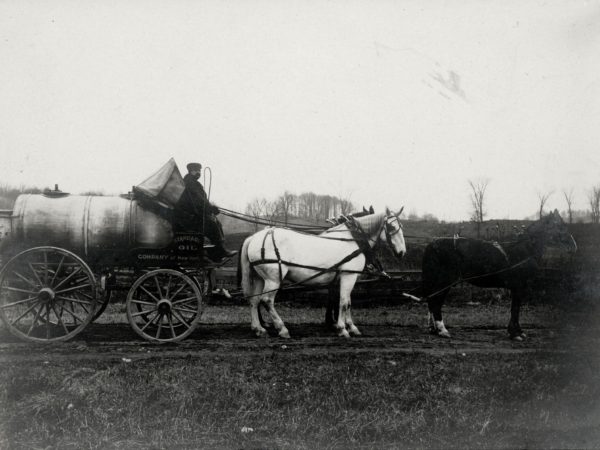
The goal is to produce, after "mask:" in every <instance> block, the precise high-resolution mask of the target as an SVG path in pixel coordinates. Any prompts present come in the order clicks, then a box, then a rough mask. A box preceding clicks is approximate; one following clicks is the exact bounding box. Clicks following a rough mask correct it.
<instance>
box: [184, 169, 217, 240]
mask: <svg viewBox="0 0 600 450" xmlns="http://www.w3.org/2000/svg"><path fill="white" fill-rule="evenodd" d="M183 182H184V184H185V189H184V191H183V193H182V194H181V198H180V199H179V201H178V202H177V205H176V206H175V222H176V223H177V225H178V226H179V227H181V228H184V229H187V230H198V229H201V228H202V224H203V222H204V219H205V217H206V218H212V216H214V215H215V214H218V212H219V208H217V207H216V206H215V205H212V204H211V203H210V202H209V201H208V196H207V195H206V192H205V191H204V188H203V187H202V184H200V182H199V181H198V180H196V179H195V178H194V176H193V175H192V174H191V173H188V174H187V175H186V176H185V177H183Z"/></svg>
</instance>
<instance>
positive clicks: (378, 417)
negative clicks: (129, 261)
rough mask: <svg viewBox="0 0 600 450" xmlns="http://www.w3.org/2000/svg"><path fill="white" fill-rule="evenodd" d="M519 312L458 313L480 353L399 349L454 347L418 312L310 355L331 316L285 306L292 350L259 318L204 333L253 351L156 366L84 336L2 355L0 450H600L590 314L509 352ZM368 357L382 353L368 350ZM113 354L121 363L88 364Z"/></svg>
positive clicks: (220, 310) (541, 324)
mask: <svg viewBox="0 0 600 450" xmlns="http://www.w3.org/2000/svg"><path fill="white" fill-rule="evenodd" d="M507 308H508V303H507V301H506V300H502V299H497V300H496V301H494V302H493V303H491V304H483V303H477V302H474V303H473V304H471V305H459V304H454V305H453V304H450V305H449V307H448V308H447V315H446V317H447V322H448V323H449V325H450V327H455V330H454V331H456V333H457V335H462V338H463V342H467V341H468V340H469V339H470V338H471V334H470V333H476V329H477V328H478V327H487V328H490V329H492V331H491V333H492V335H493V336H495V338H494V339H497V340H498V343H499V344H498V345H495V344H492V345H491V347H490V345H488V346H487V347H486V348H487V350H485V351H473V352H469V351H466V352H451V351H444V352H440V353H439V354H438V353H436V352H435V351H433V352H432V351H414V352H412V351H404V350H406V349H405V348H402V347H401V346H398V345H395V346H392V345H390V347H389V348H386V345H385V342H388V343H394V341H395V340H396V339H395V338H394V336H404V335H407V334H408V333H409V332H410V333H412V334H413V335H416V336H424V337H423V339H425V340H426V341H427V342H428V343H429V344H428V345H429V347H430V349H433V350H435V349H436V348H439V349H441V348H442V344H441V343H440V344H436V342H439V341H435V339H434V338H432V337H429V336H428V335H427V334H426V333H425V329H424V324H425V321H424V317H425V311H426V309H425V307H424V305H421V304H411V303H404V304H401V305H398V306H394V307H390V306H376V307H371V308H356V310H355V312H354V313H355V314H354V315H355V320H356V322H357V324H358V326H359V327H361V325H362V326H363V327H364V328H365V329H366V330H367V335H368V334H369V330H371V334H373V333H375V332H378V333H379V332H380V331H379V329H382V330H383V331H381V333H382V334H383V335H384V336H385V339H382V340H380V341H379V340H377V337H376V336H374V337H372V338H370V337H368V336H366V337H364V338H357V339H354V340H351V341H349V342H345V341H343V340H341V341H340V340H338V338H336V337H333V336H332V337H331V338H329V337H327V334H326V333H324V334H325V336H326V337H324V338H323V337H321V338H320V340H318V341H312V340H311V339H310V337H309V336H307V335H306V334H303V333H302V329H303V327H305V326H311V327H313V328H314V327H317V328H314V329H317V330H319V328H318V326H319V325H318V324H319V323H320V322H322V319H323V311H324V310H323V308H315V307H310V308H309V307H299V306H297V305H293V304H287V305H282V306H281V308H280V312H281V315H282V317H283V318H284V320H286V321H287V322H288V323H290V324H291V327H290V330H291V331H292V336H293V339H292V341H291V342H288V341H283V340H281V339H278V338H273V337H272V338H270V339H268V340H259V339H254V338H253V337H252V335H251V333H250V330H249V325H248V323H247V321H248V312H247V310H246V308H245V307H244V308H242V307H239V306H226V305H212V306H209V307H207V310H206V313H205V315H204V316H203V322H204V323H205V324H206V326H211V327H214V328H216V329H219V327H221V326H222V327H224V328H226V329H230V328H232V327H233V328H234V329H236V330H238V331H237V333H238V336H241V337H242V338H243V339H240V340H239V341H237V340H236V338H235V337H234V338H227V337H223V338H222V339H221V337H219V339H217V340H215V339H213V341H211V342H207V340H208V341H210V340H211V338H210V337H207V335H206V334H202V333H200V334H199V335H197V336H194V335H193V336H192V338H191V339H190V340H189V342H188V341H186V344H181V345H180V346H174V347H175V348H178V349H180V350H179V352H178V353H169V352H168V351H167V350H169V349H171V348H172V346H169V347H163V350H161V349H160V347H159V348H158V349H157V350H156V351H155V352H154V353H151V354H148V355H149V356H148V357H145V358H134V357H131V356H127V357H126V356H124V355H125V353H121V351H122V349H121V348H119V346H121V345H124V344H121V343H120V340H121V339H122V338H121V337H119V338H118V340H119V342H117V343H115V346H112V347H108V349H102V348H103V344H102V343H101V342H94V341H93V338H87V339H88V341H89V340H90V339H91V342H86V341H85V339H86V338H85V337H84V338H83V340H82V341H81V342H79V343H78V342H74V343H72V344H71V343H69V344H63V346H62V347H60V348H62V349H63V350H59V349H58V348H54V347H48V348H46V347H39V346H33V345H29V344H19V345H14V344H13V345H11V344H3V345H2V347H1V348H2V353H1V354H0V356H2V366H1V367H0V404H1V405H2V408H0V448H2V449H4V448H39V449H48V448H52V449H63V448H72V449H82V448H90V449H100V448H101V449H104V448H120V449H149V448H153V449H172V448H182V449H187V448H189V449H192V448H231V449H240V448H243V449H258V448H261V449H262V448H265V449H267V448H268V449H276V448H281V449H288V448H290V449H292V448H293V449H296V448H298V449H320V448H336V449H337V448H369V449H370V448H373V449H375V448H540V449H542V448H543V449H546V448H598V447H599V446H600V376H599V374H600V358H598V356H599V354H600V352H599V351H598V348H597V345H598V343H599V338H600V332H599V328H598V325H597V324H595V322H594V321H593V317H592V316H591V314H590V310H587V311H586V310H585V309H584V310H583V311H575V312H574V311H572V310H570V309H565V308H561V307H560V306H544V305H533V306H527V307H525V308H524V311H523V320H522V322H523V325H524V327H525V328H526V329H527V328H534V333H533V334H534V336H532V337H531V339H532V341H531V342H535V339H536V337H535V330H538V334H541V333H542V332H543V333H546V334H549V335H550V334H551V335H554V334H556V336H557V338H556V339H553V340H552V341H551V342H553V344H552V345H547V346H546V345H545V346H543V347H540V345H537V346H536V345H533V346H531V347H527V346H525V347H519V345H517V344H510V343H509V341H508V340H507V339H506V338H505V337H504V335H505V331H504V327H505V325H506V321H507V320H508V310H507ZM121 309H122V306H120V305H118V304H117V305H111V307H110V311H109V312H108V314H107V315H106V316H105V317H104V318H103V320H104V322H105V323H108V324H107V325H102V324H101V325H98V326H99V327H102V326H104V327H106V329H110V327H111V326H112V327H118V326H120V325H119V322H123V321H124V318H123V315H122V311H121ZM386 324H389V325H390V326H393V327H395V328H394V331H393V332H389V331H387V328H386V327H384V326H383V325H386ZM227 327H229V328H227ZM469 327H473V328H474V329H475V331H473V330H470V329H469ZM373 330H375V331H373ZM450 331H451V332H452V331H453V329H452V328H450ZM294 332H295V333H294ZM312 332H313V331H312V330H311V333H312ZM124 333H125V335H127V332H124ZM394 333H395V334H394ZM294 336H296V337H295V338H294ZM485 336H487V335H484V337H483V338H482V339H488V338H486V337H485ZM132 339H133V341H134V342H133V343H132V344H131V345H132V346H135V345H136V342H138V341H135V339H136V338H135V337H133V338H132ZM361 339H363V340H362V341H361ZM411 339H412V338H411ZM418 340H419V341H420V340H422V339H421V337H419V339H418ZM488 340H489V339H488ZM416 341H417V339H413V341H412V342H413V343H414V342H416ZM324 342H326V345H325V344H323V343H324ZM369 342H376V343H382V344H381V345H377V346H374V347H373V348H371V347H369V348H368V351H360V352H358V351H357V349H360V348H361V347H363V343H364V344H365V345H366V344H367V343H369ZM407 342H410V340H407ZM209 343H210V344H215V345H217V350H214V351H213V350H211V348H212V347H210V346H208V344H209ZM221 344H223V345H221ZM238 344H239V345H238ZM242 344H243V345H242ZM286 344H287V345H286ZM313 344H314V346H313ZM65 345H67V347H64V346H65ZM69 345H70V346H71V347H69ZM138 345H139V350H140V352H142V351H143V352H146V351H147V350H146V349H148V348H149V347H147V346H144V345H142V342H139V344H138ZM218 345H221V347H218ZM422 347H423V346H422V345H421V347H419V348H421V349H422V350H423V348H422ZM65 348H67V350H64V349H65ZM154 348H155V347H153V349H154ZM365 348H366V347H365ZM443 348H446V349H447V348H450V347H449V346H448V344H447V343H446V344H445V347H443ZM490 348H491V351H490ZM494 348H498V349H499V350H500V349H503V350H506V351H494ZM46 349H47V350H46ZM69 349H71V350H72V351H73V355H68V354H67V355H66V356H69V357H62V358H58V357H57V356H56V355H57V354H58V353H60V354H61V355H63V356H65V353H68V352H69V351H70V350H69ZM189 349H196V350H198V349H200V350H201V351H191V350H190V351H189V354H187V355H185V353H186V352H187V351H188V350H189ZM520 349H521V350H530V351H519V350H520ZM100 350H102V351H103V352H105V353H108V355H104V356H106V357H104V358H97V359H96V358H94V357H91V358H87V357H85V358H84V356H86V354H87V353H89V352H92V351H100ZM401 350H402V351H401ZM424 350H427V349H424ZM512 350H515V351H512ZM148 351H149V350H148ZM181 352H183V353H184V355H183V356H182V354H181Z"/></svg>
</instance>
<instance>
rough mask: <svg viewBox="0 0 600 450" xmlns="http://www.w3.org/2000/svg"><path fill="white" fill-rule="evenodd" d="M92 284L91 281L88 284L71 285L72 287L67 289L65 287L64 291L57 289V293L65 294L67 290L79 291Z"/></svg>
mask: <svg viewBox="0 0 600 450" xmlns="http://www.w3.org/2000/svg"><path fill="white" fill-rule="evenodd" d="M90 286H91V284H90V283H86V284H81V285H79V286H73V287H70V288H67V289H63V290H62V291H55V292H56V293H57V294H64V293H65V292H71V291H77V290H80V289H85V288H88V287H90Z"/></svg>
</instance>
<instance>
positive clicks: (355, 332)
mask: <svg viewBox="0 0 600 450" xmlns="http://www.w3.org/2000/svg"><path fill="white" fill-rule="evenodd" d="M350 335H351V336H362V333H361V332H360V331H358V328H354V329H352V330H350Z"/></svg>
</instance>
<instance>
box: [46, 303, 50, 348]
mask: <svg viewBox="0 0 600 450" xmlns="http://www.w3.org/2000/svg"><path fill="white" fill-rule="evenodd" d="M46 339H50V307H49V306H48V304H47V303H46Z"/></svg>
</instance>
